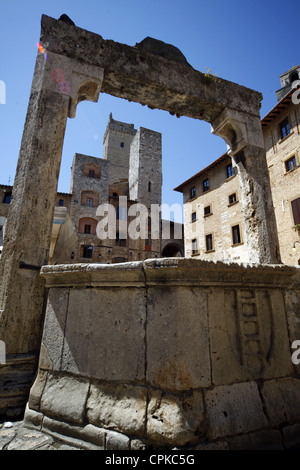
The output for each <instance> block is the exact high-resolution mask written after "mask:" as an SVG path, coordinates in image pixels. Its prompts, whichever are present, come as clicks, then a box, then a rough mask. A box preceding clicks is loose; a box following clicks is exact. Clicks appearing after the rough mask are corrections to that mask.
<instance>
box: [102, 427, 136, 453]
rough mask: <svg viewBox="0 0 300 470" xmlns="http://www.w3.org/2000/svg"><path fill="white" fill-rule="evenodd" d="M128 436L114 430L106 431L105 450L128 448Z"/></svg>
mask: <svg viewBox="0 0 300 470" xmlns="http://www.w3.org/2000/svg"><path fill="white" fill-rule="evenodd" d="M129 442H130V441H129V438H128V437H127V436H125V435H124V434H120V433H119V432H115V431H108V432H107V435H106V450H129Z"/></svg>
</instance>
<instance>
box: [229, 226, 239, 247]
mask: <svg viewBox="0 0 300 470" xmlns="http://www.w3.org/2000/svg"><path fill="white" fill-rule="evenodd" d="M231 230H232V244H233V245H238V244H239V243H241V234H240V226H239V225H234V226H233V227H232V228H231Z"/></svg>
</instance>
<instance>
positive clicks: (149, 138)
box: [129, 127, 162, 210]
mask: <svg viewBox="0 0 300 470" xmlns="http://www.w3.org/2000/svg"><path fill="white" fill-rule="evenodd" d="M161 192H162V142H161V134H160V133H159V132H156V131H152V130H149V129H145V128H144V127H140V128H139V130H138V131H137V133H136V135H135V137H134V139H133V140H132V143H131V147H130V159H129V198H130V200H132V201H137V202H139V203H141V204H144V205H145V206H146V207H147V208H148V210H149V209H150V208H151V204H159V205H161V197H162V194H161Z"/></svg>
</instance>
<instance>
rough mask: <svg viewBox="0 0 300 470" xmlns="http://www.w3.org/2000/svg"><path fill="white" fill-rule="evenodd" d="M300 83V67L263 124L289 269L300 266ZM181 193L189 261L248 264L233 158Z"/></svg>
mask: <svg viewBox="0 0 300 470" xmlns="http://www.w3.org/2000/svg"><path fill="white" fill-rule="evenodd" d="M299 79H300V66H297V67H293V68H292V69H291V70H289V71H288V72H286V73H284V74H282V75H281V76H280V82H281V88H280V90H278V91H277V92H276V95H277V99H278V102H277V104H276V105H275V106H274V108H273V109H271V110H270V112H269V113H268V114H267V115H266V116H265V117H264V118H263V119H262V121H261V123H262V129H263V134H264V141H265V148H266V158H267V164H268V168H269V177H270V183H271V190H272V198H273V205H274V210H275V217H276V223H277V232H278V239H279V247H280V255H281V260H282V262H283V263H284V264H300V229H299V227H300V225H299V224H300V168H299V165H300V159H299V158H300V106H299V99H298V98H297V99H296V100H295V95H296V93H298V96H299V92H298V91H296V90H295V88H293V86H294V87H295V85H296V83H295V82H297V81H298V80H299ZM293 96H294V100H293ZM297 101H298V103H297ZM175 190H176V191H179V192H182V193H183V203H184V231H185V256H188V257H189V256H194V257H197V258H201V259H211V260H228V261H229V260H230V261H239V262H247V261H248V249H247V233H246V232H245V227H244V218H243V209H242V205H241V202H240V185H239V178H238V177H237V175H236V173H235V168H234V167H233V166H232V164H231V158H230V157H229V156H228V155H227V154H224V155H222V156H221V157H220V158H218V159H217V160H216V161H214V162H213V163H212V164H211V165H209V166H208V167H206V168H204V169H203V170H201V171H200V172H199V173H197V174H196V175H194V176H192V177H191V178H189V179H188V180H187V181H185V182H184V183H182V184H181V185H179V186H178V187H177V188H175Z"/></svg>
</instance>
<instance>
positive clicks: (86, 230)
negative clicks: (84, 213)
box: [84, 225, 92, 233]
mask: <svg viewBox="0 0 300 470" xmlns="http://www.w3.org/2000/svg"><path fill="white" fill-rule="evenodd" d="M91 228H92V226H91V225H85V226H84V233H91Z"/></svg>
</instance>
